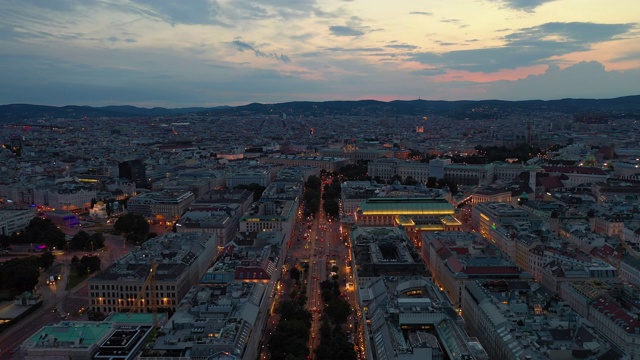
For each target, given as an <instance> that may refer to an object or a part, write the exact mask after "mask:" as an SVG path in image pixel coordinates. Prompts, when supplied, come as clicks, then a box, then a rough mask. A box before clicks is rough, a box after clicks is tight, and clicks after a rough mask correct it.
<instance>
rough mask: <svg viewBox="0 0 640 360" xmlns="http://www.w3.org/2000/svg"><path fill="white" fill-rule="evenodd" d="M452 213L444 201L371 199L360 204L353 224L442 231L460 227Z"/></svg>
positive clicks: (428, 199) (449, 204)
mask: <svg viewBox="0 0 640 360" xmlns="http://www.w3.org/2000/svg"><path fill="white" fill-rule="evenodd" d="M454 215H455V209H454V207H453V205H451V203H449V202H448V201H447V200H445V199H432V198H418V197H416V198H378V197H376V198H371V199H367V200H366V201H364V202H362V203H360V208H359V209H358V210H357V211H356V224H357V225H361V226H397V225H403V226H405V227H408V228H409V229H411V228H413V229H417V230H444V229H445V228H448V227H451V226H453V227H456V226H459V225H460V222H459V221H457V220H456V219H455V217H454Z"/></svg>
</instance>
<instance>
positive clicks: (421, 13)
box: [409, 11, 433, 16]
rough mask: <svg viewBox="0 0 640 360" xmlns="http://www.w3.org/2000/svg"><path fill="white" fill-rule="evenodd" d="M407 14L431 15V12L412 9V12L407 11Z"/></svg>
mask: <svg viewBox="0 0 640 360" xmlns="http://www.w3.org/2000/svg"><path fill="white" fill-rule="evenodd" d="M409 15H424V16H433V13H430V12H426V11H412V12H410V13H409Z"/></svg>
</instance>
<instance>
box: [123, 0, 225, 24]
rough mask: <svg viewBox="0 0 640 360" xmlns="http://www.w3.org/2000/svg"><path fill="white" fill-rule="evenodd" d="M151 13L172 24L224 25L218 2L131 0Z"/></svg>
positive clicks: (204, 0)
mask: <svg viewBox="0 0 640 360" xmlns="http://www.w3.org/2000/svg"><path fill="white" fill-rule="evenodd" d="M131 2H132V3H133V4H138V5H139V6H142V7H144V8H145V10H147V11H149V14H150V15H152V16H156V17H157V18H160V19H162V20H165V21H167V22H169V23H171V24H187V25H223V26H226V27H229V26H230V25H229V24H226V23H224V22H222V21H220V19H218V15H219V14H220V5H219V4H218V2H217V1H216V0H189V1H178V0H163V1H155V0H131Z"/></svg>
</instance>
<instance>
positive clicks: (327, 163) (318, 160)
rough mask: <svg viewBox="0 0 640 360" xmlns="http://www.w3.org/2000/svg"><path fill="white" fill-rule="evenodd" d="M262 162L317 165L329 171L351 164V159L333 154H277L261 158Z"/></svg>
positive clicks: (335, 170)
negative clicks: (333, 155)
mask: <svg viewBox="0 0 640 360" xmlns="http://www.w3.org/2000/svg"><path fill="white" fill-rule="evenodd" d="M260 163H262V164H283V165H287V166H301V165H302V166H315V167H318V168H320V169H322V170H325V171H327V172H337V171H339V170H340V168H342V167H344V166H347V164H349V160H348V159H345V158H342V157H332V156H298V155H276V156H270V157H266V158H261V159H260ZM263 186H266V185H263Z"/></svg>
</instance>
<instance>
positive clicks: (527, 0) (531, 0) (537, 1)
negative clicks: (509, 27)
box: [498, 0, 556, 12]
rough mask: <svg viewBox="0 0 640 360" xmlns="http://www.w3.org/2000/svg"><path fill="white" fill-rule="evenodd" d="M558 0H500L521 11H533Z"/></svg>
mask: <svg viewBox="0 0 640 360" xmlns="http://www.w3.org/2000/svg"><path fill="white" fill-rule="evenodd" d="M553 1H556V0H498V2H499V3H501V4H502V5H504V6H506V7H508V8H510V9H514V10H519V11H527V12H531V11H533V10H534V9H535V8H537V7H538V6H541V5H543V4H545V3H550V2H553Z"/></svg>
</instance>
